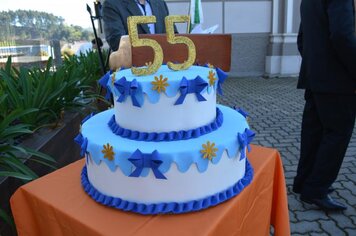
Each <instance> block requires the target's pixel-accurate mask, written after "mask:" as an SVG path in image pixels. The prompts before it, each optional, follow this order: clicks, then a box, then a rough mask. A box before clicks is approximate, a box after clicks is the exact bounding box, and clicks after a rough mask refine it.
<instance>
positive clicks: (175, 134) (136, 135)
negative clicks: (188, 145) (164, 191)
mask: <svg viewBox="0 0 356 236" xmlns="http://www.w3.org/2000/svg"><path fill="white" fill-rule="evenodd" d="M223 121H224V116H223V113H222V112H221V111H220V109H219V108H216V118H215V120H214V121H213V122H211V123H210V124H207V125H204V126H201V127H198V128H195V129H189V130H180V131H171V132H161V133H156V132H152V133H148V132H140V131H136V130H130V129H125V128H123V127H121V126H120V125H119V124H117V123H116V121H115V115H113V116H112V117H111V119H110V121H109V122H108V126H109V127H110V129H111V131H112V132H113V133H114V134H116V135H118V136H121V137H123V138H128V139H131V140H137V141H147V142H149V141H153V142H161V141H178V140H187V139H191V138H198V137H200V136H202V135H204V134H208V133H211V132H213V131H214V130H217V129H218V128H220V126H221V125H222V124H223Z"/></svg>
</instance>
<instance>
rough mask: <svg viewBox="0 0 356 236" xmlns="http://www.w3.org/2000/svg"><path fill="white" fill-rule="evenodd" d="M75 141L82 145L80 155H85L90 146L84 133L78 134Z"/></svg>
mask: <svg viewBox="0 0 356 236" xmlns="http://www.w3.org/2000/svg"><path fill="white" fill-rule="evenodd" d="M74 141H75V142H76V143H77V144H79V145H80V156H84V155H85V152H86V151H87V147H88V139H87V138H84V137H83V135H82V134H78V135H77V137H75V138H74Z"/></svg>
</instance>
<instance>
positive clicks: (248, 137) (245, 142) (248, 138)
mask: <svg viewBox="0 0 356 236" xmlns="http://www.w3.org/2000/svg"><path fill="white" fill-rule="evenodd" d="M254 137H255V133H254V132H253V131H252V130H249V129H247V128H246V129H245V131H244V132H243V133H242V134H240V133H238V134H237V139H238V141H239V143H240V147H241V157H240V160H242V159H244V158H246V154H245V148H246V147H247V150H248V151H249V152H250V151H251V147H250V145H249V144H250V143H251V142H252V140H253V138H254Z"/></svg>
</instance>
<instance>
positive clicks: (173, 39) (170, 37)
mask: <svg viewBox="0 0 356 236" xmlns="http://www.w3.org/2000/svg"><path fill="white" fill-rule="evenodd" d="M184 22H187V23H188V24H189V23H190V17H189V16H186V15H183V16H167V17H166V18H165V24H166V32H167V33H166V34H167V41H168V42H169V43H170V44H178V43H182V44H185V45H187V47H188V59H187V60H186V61H185V62H184V63H182V64H174V63H172V62H167V66H168V67H169V68H170V69H171V70H185V69H188V68H189V67H190V66H191V65H193V63H194V62H195V58H196V51H195V45H194V42H193V41H192V40H191V39H190V38H187V37H183V36H175V35H174V23H184Z"/></svg>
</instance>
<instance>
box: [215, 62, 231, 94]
mask: <svg viewBox="0 0 356 236" xmlns="http://www.w3.org/2000/svg"><path fill="white" fill-rule="evenodd" d="M216 73H217V75H218V78H219V80H218V93H219V94H220V95H223V91H222V87H221V86H222V84H223V83H224V81H225V80H226V78H227V76H228V75H227V73H225V71H223V70H221V69H220V68H216Z"/></svg>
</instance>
